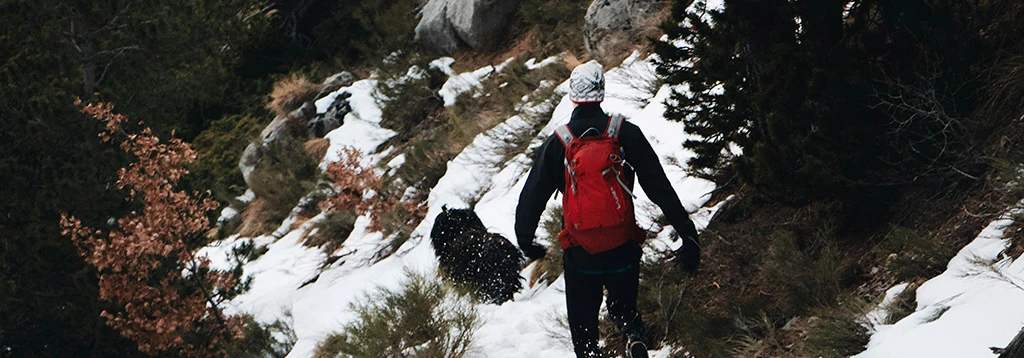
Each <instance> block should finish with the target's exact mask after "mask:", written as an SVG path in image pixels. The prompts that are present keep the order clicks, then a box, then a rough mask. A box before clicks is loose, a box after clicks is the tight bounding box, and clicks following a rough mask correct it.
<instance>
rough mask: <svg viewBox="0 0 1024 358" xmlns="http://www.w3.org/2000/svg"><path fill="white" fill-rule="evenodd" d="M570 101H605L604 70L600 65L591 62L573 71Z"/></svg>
mask: <svg viewBox="0 0 1024 358" xmlns="http://www.w3.org/2000/svg"><path fill="white" fill-rule="evenodd" d="M569 99H570V100H572V101H573V102H576V103H594V102H601V101H604V68H602V67H601V64H600V63H597V61H590V62H587V63H584V64H582V65H579V66H576V68H575V69H573V70H572V75H570V76H569Z"/></svg>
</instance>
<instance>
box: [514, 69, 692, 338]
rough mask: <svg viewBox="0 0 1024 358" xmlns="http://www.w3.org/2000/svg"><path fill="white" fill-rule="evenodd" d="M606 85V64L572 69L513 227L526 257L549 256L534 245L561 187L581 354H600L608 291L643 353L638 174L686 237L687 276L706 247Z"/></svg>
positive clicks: (570, 304) (570, 295)
mask: <svg viewBox="0 0 1024 358" xmlns="http://www.w3.org/2000/svg"><path fill="white" fill-rule="evenodd" d="M604 83H605V81H604V70H603V68H602V67H601V65H600V64H599V63H597V62H595V61H591V62H588V63H586V64H582V65H580V66H577V67H576V68H575V69H574V70H573V71H572V75H571V76H570V78H569V94H568V95H569V98H570V99H571V100H572V101H573V103H574V104H575V108H574V109H573V112H572V117H571V118H570V120H569V123H568V124H567V125H565V126H562V127H559V128H558V129H557V130H556V131H555V133H554V134H553V135H551V136H550V137H549V138H548V139H547V140H546V141H545V142H544V144H543V146H541V148H540V150H539V151H538V152H537V155H536V158H535V160H534V164H533V167H532V168H531V169H530V173H529V176H528V177H527V180H526V185H525V186H524V187H523V191H522V193H521V194H520V196H519V205H518V206H517V207H516V223H515V232H516V237H517V241H518V243H519V248H520V250H522V251H523V254H524V255H525V256H526V257H528V258H531V259H540V258H543V257H544V256H545V255H546V253H547V249H546V248H545V247H544V246H542V245H539V244H537V243H534V236H535V231H536V229H537V224H538V223H539V221H540V217H541V214H542V213H543V211H544V209H545V206H546V204H547V202H548V199H549V198H550V197H551V194H552V193H554V192H555V190H558V191H559V192H560V193H562V195H563V197H562V204H563V208H562V210H563V215H564V217H563V219H564V223H563V230H562V231H561V233H559V235H558V240H559V243H560V244H561V246H562V249H563V250H564V253H563V257H562V265H563V267H564V273H565V300H566V305H567V310H568V318H569V332H570V334H571V336H572V343H573V348H574V350H575V352H576V356H577V357H601V351H600V349H599V347H598V343H597V342H598V333H599V332H598V311H599V310H600V307H601V301H602V299H603V298H604V297H603V296H604V290H605V289H607V291H608V302H607V307H608V312H609V314H610V315H611V317H612V318H613V319H614V320H615V322H616V323H617V324H618V325H619V328H620V331H621V332H622V334H623V336H624V338H625V340H626V352H627V355H628V357H630V358H646V357H647V345H646V342H645V341H644V323H643V319H642V318H641V316H640V312H639V311H638V310H637V307H636V301H637V291H638V286H639V278H640V258H641V254H642V250H641V244H642V242H643V240H644V238H645V233H644V231H643V230H642V229H640V227H639V226H637V224H636V219H635V217H634V214H633V200H632V198H633V194H632V188H633V181H634V176H635V177H638V178H639V180H640V186H641V187H642V188H643V189H644V192H645V193H647V196H648V197H649V198H650V199H651V200H652V201H653V202H654V203H655V204H657V205H658V206H659V207H660V208H661V210H662V212H664V214H665V217H666V218H667V219H668V221H669V223H671V224H672V226H673V227H674V228H675V229H676V231H677V232H678V233H679V234H680V237H681V238H682V239H683V244H682V247H681V248H680V249H679V250H678V251H677V252H676V253H677V257H676V260H678V261H679V262H680V263H681V264H682V266H683V268H684V269H686V270H687V271H689V272H691V273H692V272H694V271H696V269H697V266H698V264H699V263H700V245H699V244H698V240H697V230H696V228H695V227H694V225H693V221H691V220H690V218H689V215H688V213H687V212H686V210H685V209H684V208H683V206H682V204H681V203H680V201H679V198H678V196H676V193H675V191H674V189H673V188H672V185H671V183H670V182H669V180H668V177H667V176H666V175H665V171H664V169H662V166H661V163H660V162H659V161H658V155H657V154H656V153H655V152H654V149H653V148H652V147H651V144H650V143H649V142H648V141H647V139H646V138H645V137H644V134H643V132H641V131H640V128H639V127H637V126H636V125H634V124H632V123H629V122H626V121H625V120H624V119H623V118H622V117H621V116H618V115H616V116H609V115H608V114H606V113H605V112H604V110H602V108H601V102H602V101H603V100H604V90H605V86H604Z"/></svg>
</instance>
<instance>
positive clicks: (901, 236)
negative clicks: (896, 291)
mask: <svg viewBox="0 0 1024 358" xmlns="http://www.w3.org/2000/svg"><path fill="white" fill-rule="evenodd" d="M958 250H959V247H955V246H953V245H946V244H943V243H942V242H941V240H938V239H937V238H931V237H922V236H920V235H918V234H917V233H916V232H914V230H912V229H909V228H906V227H896V228H894V229H893V230H892V231H891V232H890V233H889V234H888V235H886V236H885V239H883V241H882V243H881V244H880V245H879V246H878V249H877V253H878V255H879V256H880V257H884V267H885V269H886V271H888V273H889V274H890V275H892V277H893V278H894V279H895V280H897V281H912V280H914V279H916V278H920V277H933V276H936V275H938V274H940V273H942V272H943V271H945V269H946V263H948V262H949V259H950V258H951V257H953V255H955V254H956V252H957V251H958Z"/></svg>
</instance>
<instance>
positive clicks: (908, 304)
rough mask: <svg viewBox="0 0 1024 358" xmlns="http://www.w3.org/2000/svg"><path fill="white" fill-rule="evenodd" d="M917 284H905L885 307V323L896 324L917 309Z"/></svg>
mask: <svg viewBox="0 0 1024 358" xmlns="http://www.w3.org/2000/svg"><path fill="white" fill-rule="evenodd" d="M917 288H918V285H917V284H911V285H909V286H907V288H906V289H904V290H903V292H902V293H900V294H899V295H898V296H896V298H895V299H894V300H893V301H892V302H890V303H889V305H888V306H886V307H885V311H886V312H887V313H888V314H887V315H886V316H885V324H896V322H899V321H900V320H901V319H904V318H906V317H907V316H909V315H910V314H912V313H914V312H916V311H917Z"/></svg>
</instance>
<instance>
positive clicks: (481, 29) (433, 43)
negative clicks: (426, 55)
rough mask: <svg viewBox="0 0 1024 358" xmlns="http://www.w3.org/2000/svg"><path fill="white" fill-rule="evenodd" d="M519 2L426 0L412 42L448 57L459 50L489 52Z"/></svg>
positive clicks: (503, 0) (499, 37)
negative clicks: (414, 41)
mask: <svg viewBox="0 0 1024 358" xmlns="http://www.w3.org/2000/svg"><path fill="white" fill-rule="evenodd" d="M519 1H520V0H430V1H428V2H427V4H426V5H425V6H424V7H423V10H422V11H421V17H420V22H419V24H417V25H416V42H418V43H419V44H420V45H422V46H423V47H424V48H426V49H427V50H430V51H433V52H437V53H442V54H449V55H450V54H452V53H454V52H455V50H457V49H458V48H459V47H460V46H463V45H466V46H469V47H471V48H474V49H492V48H495V47H497V45H498V44H499V43H500V42H501V39H502V35H503V32H504V30H505V26H506V25H508V22H509V19H510V18H511V17H512V14H513V13H515V11H516V9H518V8H519Z"/></svg>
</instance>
